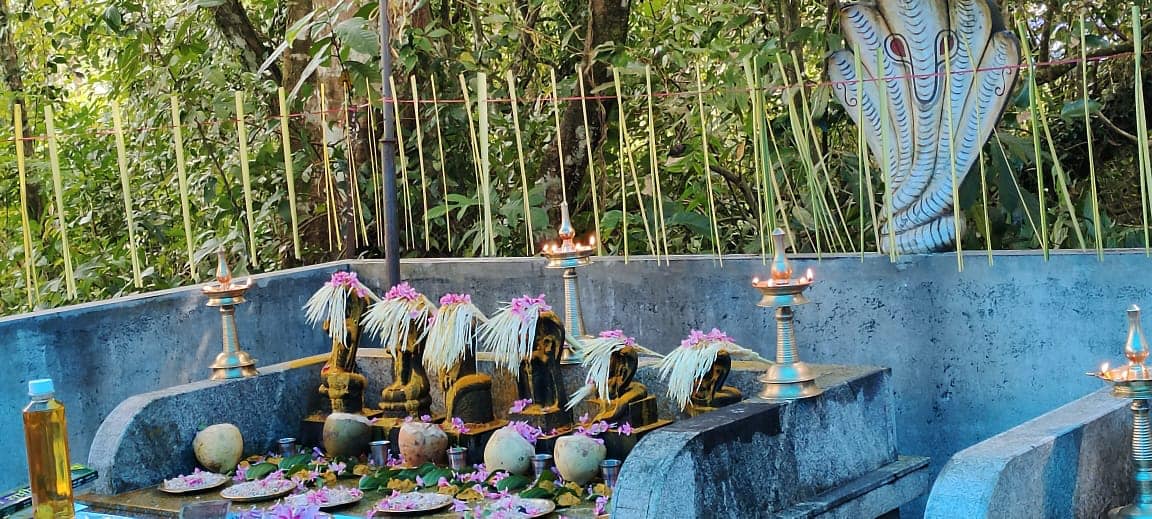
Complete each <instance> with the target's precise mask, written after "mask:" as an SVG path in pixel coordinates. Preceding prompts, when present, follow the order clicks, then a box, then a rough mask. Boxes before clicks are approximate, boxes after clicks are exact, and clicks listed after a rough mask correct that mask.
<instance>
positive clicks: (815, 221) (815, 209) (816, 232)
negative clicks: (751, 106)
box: [776, 55, 832, 259]
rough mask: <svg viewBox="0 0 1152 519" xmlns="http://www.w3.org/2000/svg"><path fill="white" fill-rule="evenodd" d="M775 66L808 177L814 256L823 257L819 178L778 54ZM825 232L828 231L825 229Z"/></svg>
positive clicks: (798, 149)
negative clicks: (781, 82) (782, 85)
mask: <svg viewBox="0 0 1152 519" xmlns="http://www.w3.org/2000/svg"><path fill="white" fill-rule="evenodd" d="M776 67H777V70H778V72H779V74H780V79H781V81H783V82H784V89H783V91H782V92H781V98H782V99H781V100H782V101H783V102H784V103H785V105H786V108H787V109H788V124H789V125H790V126H791V128H792V137H793V139H794V140H795V141H796V152H797V155H799V157H800V162H801V164H803V165H804V172H805V173H807V177H808V200H809V201H808V203H809V205H811V207H812V227H813V229H812V235H813V236H814V237H815V239H816V242H815V244H814V245H815V246H816V258H817V259H821V258H823V248H822V247H821V241H820V227H821V226H820V206H821V204H820V201H819V200H817V196H818V193H819V191H820V187H819V179H818V178H817V176H816V166H815V164H813V163H812V154H811V153H812V152H811V150H810V149H809V148H808V138H807V133H808V132H807V131H806V130H805V129H804V128H803V127H802V126H801V122H800V116H799V115H798V112H797V109H796V100H795V99H794V97H793V96H790V95H789V93H788V90H790V89H791V86H790V85H788V83H787V81H788V74H787V73H786V72H785V70H784V61H783V60H782V59H781V58H780V56H779V55H777V56H776ZM797 88H800V89H803V85H799V86H797ZM820 199H821V200H822V199H823V197H820ZM825 232H828V231H827V230H825ZM829 236H831V233H829ZM831 246H832V243H831V240H829V247H831Z"/></svg>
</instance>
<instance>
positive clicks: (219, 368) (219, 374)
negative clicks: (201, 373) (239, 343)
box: [211, 350, 260, 380]
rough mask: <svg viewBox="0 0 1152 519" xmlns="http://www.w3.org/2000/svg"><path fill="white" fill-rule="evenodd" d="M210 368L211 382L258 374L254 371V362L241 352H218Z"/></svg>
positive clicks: (245, 353)
mask: <svg viewBox="0 0 1152 519" xmlns="http://www.w3.org/2000/svg"><path fill="white" fill-rule="evenodd" d="M211 368H212V380H228V379H233V378H245V377H255V376H256V375H259V374H260V372H259V371H256V361H254V360H252V357H251V356H249V355H248V353H247V352H245V351H242V350H241V351H223V352H220V354H219V355H217V356H216V362H213V363H212V366H211Z"/></svg>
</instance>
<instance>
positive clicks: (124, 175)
mask: <svg viewBox="0 0 1152 519" xmlns="http://www.w3.org/2000/svg"><path fill="white" fill-rule="evenodd" d="M17 127H19V125H17ZM112 129H113V132H114V133H115V136H116V165H117V166H118V167H119V169H120V193H121V195H123V198H124V219H125V220H126V221H127V223H128V252H129V254H130V256H131V257H132V283H133V284H134V285H135V287H136V288H144V280H143V279H142V277H141V275H140V256H139V254H138V253H137V251H136V217H135V216H134V215H133V211H132V188H131V183H130V182H129V179H128V151H127V149H126V147H125V146H124V125H123V122H122V120H121V118H120V103H118V102H116V101H115V100H113V101H112ZM22 156H23V154H22V152H20V151H17V157H22Z"/></svg>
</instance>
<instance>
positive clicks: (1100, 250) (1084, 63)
mask: <svg viewBox="0 0 1152 519" xmlns="http://www.w3.org/2000/svg"><path fill="white" fill-rule="evenodd" d="M1087 47H1088V42H1087V36H1086V34H1085V32H1084V14H1083V13H1081V14H1080V87H1081V93H1083V100H1084V136H1085V138H1087V139H1088V182H1089V186H1090V188H1091V190H1092V229H1093V231H1094V233H1093V234H1095V235H1096V259H1097V261H1104V234H1103V233H1104V231H1103V224H1101V222H1100V196H1099V194H1098V193H1097V191H1096V153H1095V151H1094V150H1093V146H1092V124H1091V121H1092V117H1091V114H1090V113H1089V110H1088V49H1087ZM989 258H991V255H989Z"/></svg>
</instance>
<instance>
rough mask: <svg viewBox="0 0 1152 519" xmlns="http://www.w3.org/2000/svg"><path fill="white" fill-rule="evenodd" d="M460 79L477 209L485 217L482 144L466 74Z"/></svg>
mask: <svg viewBox="0 0 1152 519" xmlns="http://www.w3.org/2000/svg"><path fill="white" fill-rule="evenodd" d="M457 78H458V79H459V80H460V92H461V94H463V96H464V114H465V115H466V116H467V117H468V144H469V145H470V147H471V150H472V173H473V174H474V175H475V180H476V195H477V197H476V204H477V211H479V212H481V218H483V212H482V211H483V210H482V209H481V208H480V207H479V206H480V196H481V195H480V189H481V186H480V144H479V142H477V140H478V139H477V138H476V121H475V119H474V118H473V117H472V98H471V95H470V94H469V93H468V81H467V80H465V79H464V74H460V75H459V76H457Z"/></svg>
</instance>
